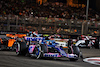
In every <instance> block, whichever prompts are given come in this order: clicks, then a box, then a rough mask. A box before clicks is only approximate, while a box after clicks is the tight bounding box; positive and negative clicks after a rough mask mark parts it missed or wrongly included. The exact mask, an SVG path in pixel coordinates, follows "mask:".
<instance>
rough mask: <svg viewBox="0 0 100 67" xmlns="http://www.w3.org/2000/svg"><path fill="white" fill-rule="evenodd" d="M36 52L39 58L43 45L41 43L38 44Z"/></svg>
mask: <svg viewBox="0 0 100 67" xmlns="http://www.w3.org/2000/svg"><path fill="white" fill-rule="evenodd" d="M35 54H36V58H37V59H38V58H40V55H41V47H40V45H37V46H36V49H35Z"/></svg>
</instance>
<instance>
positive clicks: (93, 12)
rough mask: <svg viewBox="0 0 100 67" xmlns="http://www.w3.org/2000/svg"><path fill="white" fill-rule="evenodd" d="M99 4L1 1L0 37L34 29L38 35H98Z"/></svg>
mask: <svg viewBox="0 0 100 67" xmlns="http://www.w3.org/2000/svg"><path fill="white" fill-rule="evenodd" d="M87 1H89V3H88V4H87ZM99 3H100V0H0V34H3V33H6V32H29V31H33V30H37V31H38V33H41V34H56V33H58V34H62V35H82V34H84V35H92V36H100V13H99V12H100V7H99ZM87 5H89V7H88V14H86V13H87V12H86V11H87ZM86 17H88V19H87V18H86Z"/></svg>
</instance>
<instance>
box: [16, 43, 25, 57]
mask: <svg viewBox="0 0 100 67" xmlns="http://www.w3.org/2000/svg"><path fill="white" fill-rule="evenodd" d="M26 53H27V46H26V43H25V42H17V45H16V54H17V55H26Z"/></svg>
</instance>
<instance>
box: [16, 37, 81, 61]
mask: <svg viewBox="0 0 100 67" xmlns="http://www.w3.org/2000/svg"><path fill="white" fill-rule="evenodd" d="M25 40H26V41H25V42H21V41H20V42H17V47H16V54H17V55H29V56H31V57H35V58H37V59H39V58H42V57H48V58H49V57H52V58H58V57H67V58H69V59H70V60H73V61H76V60H78V59H79V56H80V50H79V48H78V47H77V46H75V45H73V44H72V45H70V46H69V49H68V53H66V52H65V51H64V50H63V48H62V47H60V46H57V44H58V43H55V42H52V43H51V44H48V41H47V40H45V38H43V37H25ZM27 42H28V44H27Z"/></svg>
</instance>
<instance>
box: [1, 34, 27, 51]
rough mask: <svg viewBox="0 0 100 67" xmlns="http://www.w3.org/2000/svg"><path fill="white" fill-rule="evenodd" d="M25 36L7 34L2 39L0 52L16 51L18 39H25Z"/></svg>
mask: <svg viewBox="0 0 100 67" xmlns="http://www.w3.org/2000/svg"><path fill="white" fill-rule="evenodd" d="M24 36H26V35H25V34H14V35H13V34H6V35H1V36H0V37H1V38H0V50H15V49H16V41H17V39H18V38H23V37H24Z"/></svg>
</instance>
